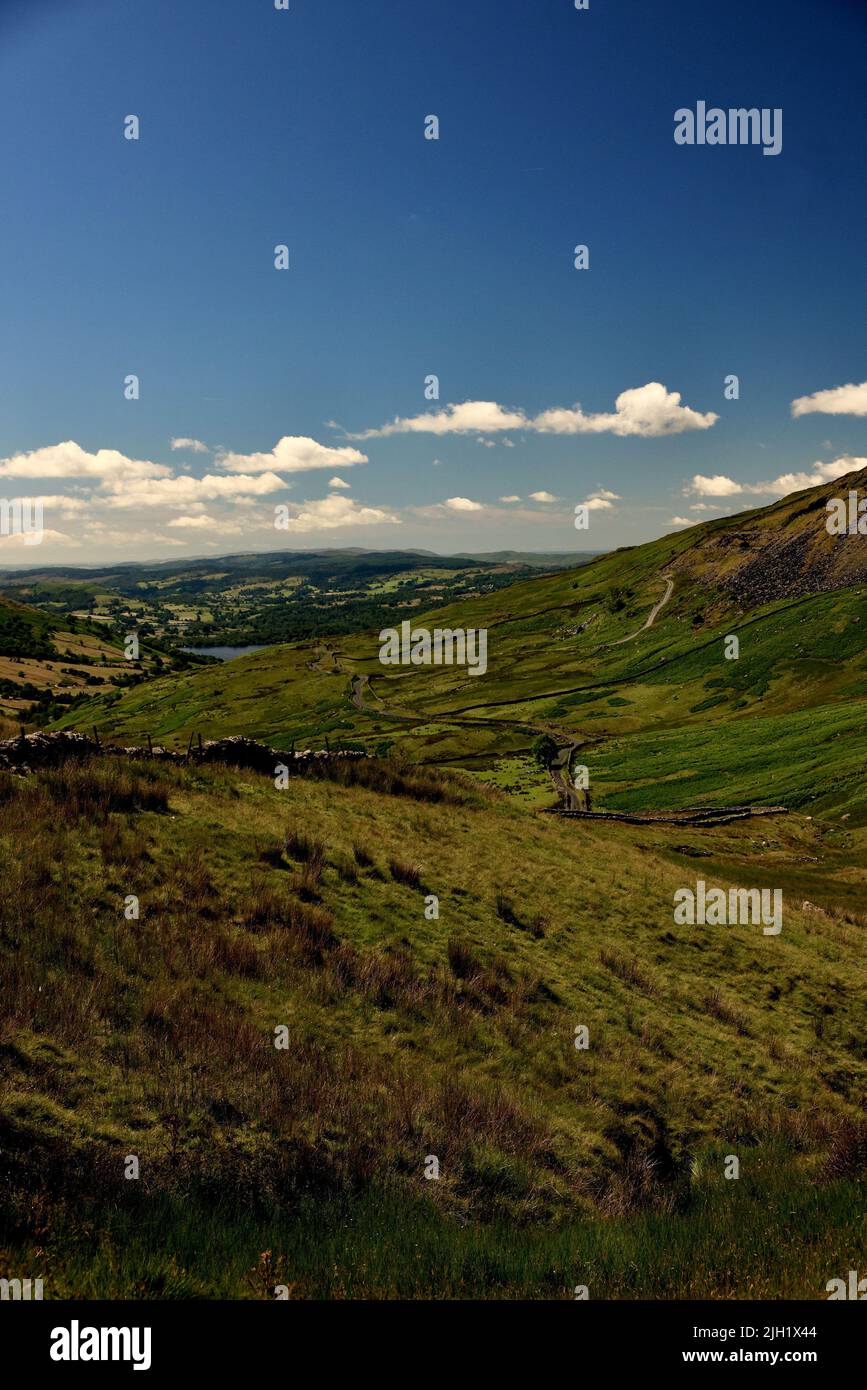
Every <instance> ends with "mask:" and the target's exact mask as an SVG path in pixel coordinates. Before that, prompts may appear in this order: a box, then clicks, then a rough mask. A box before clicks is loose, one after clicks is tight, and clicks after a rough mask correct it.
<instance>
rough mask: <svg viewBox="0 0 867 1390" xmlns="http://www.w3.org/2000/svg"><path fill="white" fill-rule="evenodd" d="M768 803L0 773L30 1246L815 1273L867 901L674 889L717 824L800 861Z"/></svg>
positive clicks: (243, 1279)
mask: <svg viewBox="0 0 867 1390" xmlns="http://www.w3.org/2000/svg"><path fill="white" fill-rule="evenodd" d="M367 781H369V783H370V784H369V785H368V784H367ZM763 836H764V841H765V846H766V848H765V849H763V850H762V849H757V848H756V847H755V845H754V837H753V835H752V832H751V831H750V830H749V829H748V828H744V827H743V826H740V827H738V826H735V827H729V828H726V829H724V830H720V831H712V832H711V831H703V832H702V835H701V844H702V849H701V853H702V854H704V855H705V856H707V855H709V854H710V855H712V856H714V857H711V858H707V857H705V858H702V859H700V860H699V861H698V862H697V863H696V862H691V861H690V859H689V858H684V856H683V854H673V853H672V851H671V847H670V845H669V843H668V841H667V839H666V837H665V835H664V833H663V832H662V831H661V830H659V829H654V828H652V827H648V828H647V830H646V832H644V831H642V833H641V840H640V843H637V842H636V838H635V832H634V830H633V829H631V828H629V827H623V826H617V825H605V826H602V825H594V824H592V823H588V824H585V825H581V826H580V827H579V826H576V825H575V824H574V823H562V822H558V821H554V820H551V819H550V818H530V817H528V816H527V814H526V812H525V811H524V810H523V809H522V808H520V807H518V806H515V805H514V804H512V803H510V802H509V801H508V800H507V799H506V798H503V797H502V796H498V795H496V794H492V793H490V792H486V791H485V790H484V789H481V788H478V787H473V786H472V785H469V786H468V785H467V784H466V783H464V782H462V781H457V780H455V779H453V778H452V777H449V776H443V775H442V774H433V773H431V772H428V771H422V772H420V773H416V774H414V775H413V774H408V773H407V771H406V770H405V769H401V768H399V767H395V766H392V765H390V764H389V763H388V762H384V763H375V764H365V763H363V762H362V763H361V764H344V766H343V768H340V767H339V766H338V765H336V764H335V765H334V766H333V768H332V770H331V771H330V772H329V769H328V768H327V767H324V768H322V769H321V775H320V776H318V777H315V776H307V777H295V778H292V779H290V782H289V786H288V787H287V788H286V789H285V790H282V791H278V790H276V789H275V788H274V786H273V784H272V782H271V779H270V778H268V777H264V776H259V775H256V774H253V773H249V772H239V771H234V770H229V769H225V768H218V767H213V766H211V767H194V766H190V767H187V768H175V767H170V766H165V765H159V764H155V763H152V762H147V761H145V762H135V761H132V762H130V763H126V762H124V761H122V760H121V759H118V758H103V759H94V760H92V761H90V762H85V763H84V764H66V765H65V766H63V767H61V768H58V769H54V770H51V769H48V770H44V771H41V772H39V773H38V774H36V775H31V776H30V777H27V778H21V777H13V776H11V775H10V774H8V773H3V774H0V867H2V872H3V875H4V883H5V884H6V888H7V891H6V892H5V893H4V894H3V895H2V898H0V963H2V969H3V975H4V982H5V983H4V990H3V996H2V1004H0V1039H2V1045H0V1179H2V1181H3V1185H4V1203H3V1212H2V1216H0V1251H2V1252H3V1253H4V1254H5V1264H6V1266H8V1267H9V1268H11V1269H17V1268H19V1267H20V1268H23V1269H27V1270H31V1271H32V1272H33V1275H34V1276H36V1275H41V1274H42V1273H43V1272H44V1273H45V1274H46V1277H47V1288H48V1292H47V1294H46V1296H47V1297H63V1296H75V1297H87V1296H97V1297H106V1296H111V1297H123V1296H129V1297H185V1296H220V1295H222V1296H230V1297H239V1296H240V1297H244V1296H247V1297H249V1296H253V1295H254V1293H258V1295H259V1296H267V1289H268V1285H269V1279H270V1282H271V1283H274V1282H286V1283H287V1284H289V1285H291V1287H292V1289H293V1291H294V1292H293V1296H294V1297H310V1296H313V1297H319V1296H324V1295H327V1294H332V1295H333V1294H335V1293H339V1292H340V1290H341V1289H343V1290H344V1292H345V1291H347V1290H352V1291H354V1292H355V1293H358V1294H362V1295H364V1296H368V1297H370V1296H374V1297H379V1296H388V1295H390V1294H393V1293H395V1292H397V1291H400V1290H403V1291H404V1292H411V1293H413V1294H414V1295H417V1296H418V1295H421V1296H425V1297H431V1296H434V1297H436V1296H453V1295H455V1294H460V1295H462V1296H485V1295H487V1296H510V1297H516V1296H521V1295H525V1296H538V1295H542V1296H547V1297H552V1296H553V1297H568V1296H569V1294H570V1290H571V1287H572V1285H573V1284H574V1283H575V1282H576V1281H578V1280H581V1281H582V1282H587V1283H588V1284H589V1285H590V1286H591V1296H593V1297H635V1296H644V1297H652V1296H657V1297H663V1296H666V1297H687V1296H690V1295H692V1296H695V1297H714V1298H716V1297H725V1296H728V1297H746V1296H759V1295H762V1294H764V1295H768V1296H779V1297H786V1296H789V1297H794V1296H798V1297H806V1298H821V1297H824V1294H825V1281H826V1279H827V1278H828V1277H829V1272H833V1271H835V1270H836V1269H837V1267H838V1265H839V1264H840V1259H841V1252H843V1251H845V1250H847V1249H848V1242H849V1241H850V1239H851V1238H852V1236H853V1233H854V1231H855V1230H856V1228H857V1222H858V1221H860V1219H861V1213H862V1212H863V1200H864V1190H863V1182H860V1183H859V1181H858V1172H859V1167H858V1163H859V1154H860V1153H862V1152H863V1142H864V1141H863V1128H862V1129H861V1130H859V1128H858V1116H859V1105H860V1099H861V1097H863V1094H864V1089H865V1085H867V1056H865V1049H864V1039H863V1030H862V1028H861V1021H862V1017H861V1001H862V999H863V993H864V989H865V986H867V971H865V964H864V958H863V950H862V936H863V929H864V927H863V920H859V919H856V918H853V917H852V916H851V915H847V914H843V913H818V912H816V911H815V910H813V909H810V908H809V907H808V906H804V907H801V906H800V904H799V902H798V901H797V900H795V901H791V900H790V899H789V898H788V896H787V899H786V903H785V908H784V923H785V925H784V930H783V931H782V933H781V934H780V935H779V936H767V935H765V934H764V933H763V932H762V930H761V928H760V927H759V926H758V925H752V926H746V925H745V926H728V927H711V926H708V927H690V926H683V925H677V924H676V923H675V922H674V920H673V913H672V904H673V895H674V893H675V892H676V891H677V890H678V889H680V888H681V887H682V886H683V885H684V883H689V882H690V881H692V882H693V883H694V882H695V878H696V876H697V873H700V874H701V876H702V877H704V878H706V879H707V880H708V882H714V883H722V884H726V883H728V882H732V881H735V882H737V881H743V877H742V875H743V868H742V869H741V873H740V874H737V875H731V874H729V873H727V872H720V871H719V870H718V869H717V868H716V867H715V857H716V856H720V857H725V856H740V857H741V859H742V860H743V859H744V858H745V857H748V858H749V861H750V870H749V872H750V874H751V875H761V874H765V875H769V876H771V878H772V879H775V878H776V876H777V875H778V874H779V873H780V866H781V864H783V863H786V862H788V861H790V860H791V859H793V858H795V857H796V856H798V855H799V854H801V853H803V851H804V849H805V848H806V846H807V841H806V840H805V838H804V832H803V830H802V829H801V828H799V827H798V826H797V825H790V824H788V823H787V822H782V823H780V824H770V825H768V824H765V825H764V827H763ZM693 838H695V837H693ZM681 848H683V847H681ZM749 881H752V882H756V881H761V879H759V878H757V877H751V879H750V880H749ZM130 893H133V894H135V895H136V897H137V899H138V903H139V915H138V917H137V918H135V919H134V920H127V918H126V917H125V914H124V905H125V902H126V901H128V898H127V895H129V894H130ZM431 894H435V895H436V897H437V899H438V915H437V916H431V914H430V911H429V908H430V896H429V895H431ZM426 908H427V909H428V910H427V911H426ZM579 1026H584V1027H586V1028H588V1029H589V1046H588V1047H587V1048H586V1049H578V1048H576V1046H575V1038H576V1029H578V1028H579ZM281 1029H282V1030H285V1032H284V1036H283V1037H282V1039H281V1046H280V1047H277V1046H275V1037H276V1035H277V1034H278V1033H279V1031H280V1030H281ZM859 1145H860V1146H861V1147H860V1148H859ZM730 1153H735V1154H738V1155H740V1158H741V1163H742V1179H741V1181H740V1182H738V1183H728V1182H726V1181H725V1179H724V1177H723V1159H724V1156H725V1155H726V1154H730ZM130 1155H132V1156H133V1157H135V1158H136V1159H137V1160H138V1163H139V1166H140V1167H139V1177H138V1180H137V1181H128V1180H127V1178H126V1174H127V1169H128V1163H129V1156H130ZM431 1155H433V1156H435V1157H436V1158H437V1159H438V1160H439V1164H440V1169H439V1177H438V1179H437V1180H436V1181H428V1180H426V1178H425V1168H426V1165H428V1164H429V1158H430V1156H431ZM502 1222H507V1223H508V1226H507V1228H506V1230H505V1233H504V1231H503V1227H502V1225H501V1223H502ZM263 1250H268V1251H270V1252H272V1264H271V1265H269V1266H268V1267H267V1268H265V1269H264V1270H262V1271H260V1275H258V1276H256V1277H255V1278H254V1279H253V1280H252V1281H251V1279H250V1277H248V1276H250V1274H251V1272H252V1271H254V1270H255V1268H256V1266H257V1263H258V1262H259V1259H260V1254H261V1252H262V1251H263ZM793 1252H794V1253H795V1254H797V1258H793ZM784 1256H785V1258H784ZM846 1267H847V1266H846V1265H845V1264H843V1265H842V1268H846ZM277 1270H282V1271H283V1274H282V1276H281V1275H280V1274H278V1273H276V1272H275V1271H277ZM269 1271H270V1273H269Z"/></svg>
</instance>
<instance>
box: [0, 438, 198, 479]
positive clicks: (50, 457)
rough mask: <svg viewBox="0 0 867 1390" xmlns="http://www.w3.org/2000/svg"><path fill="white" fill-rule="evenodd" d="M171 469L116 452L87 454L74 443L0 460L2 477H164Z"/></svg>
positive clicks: (168, 474)
mask: <svg viewBox="0 0 867 1390" xmlns="http://www.w3.org/2000/svg"><path fill="white" fill-rule="evenodd" d="M170 474H171V469H170V468H167V467H166V465H165V464H163V463H151V462H149V460H147V459H130V458H127V457H126V456H125V455H124V454H121V453H118V451H117V449H97V451H96V453H95V454H89V453H88V452H87V450H86V449H82V447H81V445H80V444H76V443H75V441H74V440H72V439H67V440H66V441H65V442H64V443H63V444H48V445H46V446H45V447H44V448H42V449H33V450H31V451H30V452H29V453H25V454H13V455H12V456H11V457H10V458H4V459H0V477H4V478H98V479H100V480H103V481H105V480H110V479H114V478H166V477H169V476H170Z"/></svg>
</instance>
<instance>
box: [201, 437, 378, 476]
mask: <svg viewBox="0 0 867 1390" xmlns="http://www.w3.org/2000/svg"><path fill="white" fill-rule="evenodd" d="M356 463H367V455H366V454H362V453H361V452H360V450H358V449H351V448H349V447H348V446H343V447H341V448H336V449H332V448H330V447H329V446H328V445H327V444H319V443H317V441H316V440H315V439H310V438H308V436H307V435H300V434H298V435H288V434H284V436H283V438H282V439H278V440H277V443H276V444H275V445H274V448H273V449H272V450H271V451H270V453H265V454H262V453H259V454H235V453H231V452H227V451H224V452H222V453H220V454H219V455H218V457H217V467H218V468H225V469H226V471H227V472H229V473H266V472H270V471H271V470H274V469H276V470H279V472H281V473H307V472H309V471H310V470H311V469H313V468H352V467H353V466H354V465H355V464H356Z"/></svg>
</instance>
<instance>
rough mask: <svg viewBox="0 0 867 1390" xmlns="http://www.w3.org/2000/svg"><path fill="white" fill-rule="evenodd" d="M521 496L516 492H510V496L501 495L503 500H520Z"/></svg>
mask: <svg viewBox="0 0 867 1390" xmlns="http://www.w3.org/2000/svg"><path fill="white" fill-rule="evenodd" d="M520 500H521V499H520V497H519V496H518V494H517V493H516V492H510V493H509V495H508V497H501V498H500V501H501V502H520Z"/></svg>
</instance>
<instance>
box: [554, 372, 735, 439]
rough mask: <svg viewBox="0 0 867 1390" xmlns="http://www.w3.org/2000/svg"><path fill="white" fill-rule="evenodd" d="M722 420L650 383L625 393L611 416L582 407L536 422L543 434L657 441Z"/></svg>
mask: <svg viewBox="0 0 867 1390" xmlns="http://www.w3.org/2000/svg"><path fill="white" fill-rule="evenodd" d="M718 419H719V416H718V415H715V414H714V412H713V411H708V413H707V414H706V415H702V414H701V413H700V412H699V411H697V410H692V409H690V407H689V406H685V405H681V403H680V392H679V391H668V390H667V389H666V388H665V387H664V386H663V385H662V383H661V382H659V381H649V382H648V383H647V384H646V386H634V387H632V388H630V389H629V390H628V391H621V392H620V395H619V396H618V397H617V399H616V401H615V402H614V411H613V412H611V413H609V414H604V413H603V414H599V415H585V413H584V411H583V410H582V408H581V406H580V405H575V406H573V407H572V409H571V410H566V409H561V410H545V411H543V412H542V414H541V415H537V416H536V418H535V419H534V420H533V421H532V428H533V429H535V430H539V431H541V432H542V433H543V434H616V435H620V436H626V435H640V436H641V437H642V438H644V439H655V438H658V437H659V436H660V435H665V434H682V433H683V432H684V430H706V429H710V427H711V425H713V424H715V423H716V421H717V420H718Z"/></svg>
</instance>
